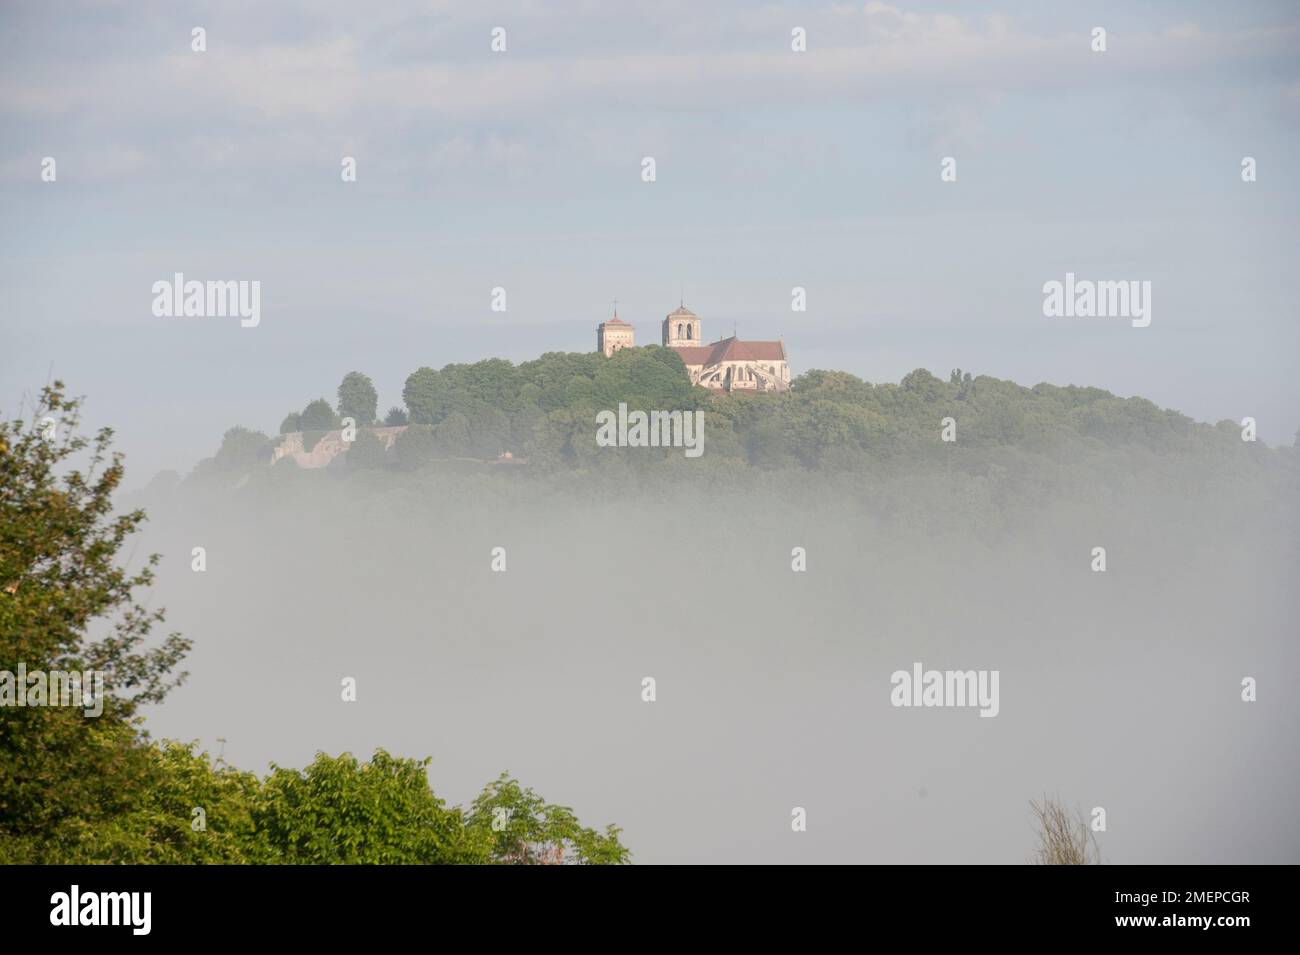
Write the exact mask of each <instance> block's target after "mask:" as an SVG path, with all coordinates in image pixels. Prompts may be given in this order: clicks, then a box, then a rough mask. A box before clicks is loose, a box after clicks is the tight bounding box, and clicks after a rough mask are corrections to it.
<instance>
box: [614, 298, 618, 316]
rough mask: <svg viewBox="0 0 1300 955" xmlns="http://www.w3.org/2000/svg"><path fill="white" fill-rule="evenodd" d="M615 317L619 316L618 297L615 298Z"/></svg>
mask: <svg viewBox="0 0 1300 955" xmlns="http://www.w3.org/2000/svg"><path fill="white" fill-rule="evenodd" d="M614 317H615V318H618V299H614Z"/></svg>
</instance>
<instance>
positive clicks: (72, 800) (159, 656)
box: [0, 381, 190, 856]
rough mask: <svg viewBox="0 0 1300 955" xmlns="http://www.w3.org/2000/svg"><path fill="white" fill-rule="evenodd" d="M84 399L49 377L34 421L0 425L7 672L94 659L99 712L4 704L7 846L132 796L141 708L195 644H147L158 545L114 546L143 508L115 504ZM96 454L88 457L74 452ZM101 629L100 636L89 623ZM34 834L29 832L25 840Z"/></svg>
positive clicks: (62, 831) (1, 588) (105, 440)
mask: <svg viewBox="0 0 1300 955" xmlns="http://www.w3.org/2000/svg"><path fill="white" fill-rule="evenodd" d="M79 425H80V401H78V400H75V399H70V398H68V397H67V395H66V393H65V388H64V385H63V383H62V382H58V381H56V382H55V383H54V384H52V385H50V386H47V387H46V388H44V389H42V391H41V394H40V398H39V400H38V402H37V405H36V408H35V409H34V413H33V415H32V420H31V421H30V422H24V421H22V420H21V419H15V420H13V421H9V422H6V423H4V424H3V425H0V670H3V671H8V672H10V673H15V672H16V671H17V670H18V667H19V664H22V665H24V666H25V668H26V670H27V672H28V673H29V674H30V673H33V672H35V671H41V672H43V673H48V672H49V671H51V670H58V671H64V672H68V671H78V672H83V671H96V672H98V673H100V674H102V680H103V692H102V694H101V696H100V699H99V702H101V703H102V706H103V711H102V713H101V714H100V715H98V716H93V715H87V709H86V708H85V707H82V708H77V707H74V706H28V707H15V706H0V856H2V855H4V854H5V851H4V849H3V847H2V846H3V843H5V842H6V841H7V840H13V841H14V842H15V844H16V845H22V844H23V843H24V840H33V839H34V840H38V841H39V842H40V843H41V844H43V845H46V846H48V847H50V851H51V852H56V851H57V848H58V847H59V846H60V845H69V844H72V843H74V842H76V841H77V839H78V836H77V833H78V831H79V830H82V829H84V828H85V826H86V825H88V824H93V823H94V822H95V821H96V820H102V819H105V818H108V817H111V816H112V815H114V814H116V813H119V812H121V811H124V810H125V809H126V808H128V807H129V806H130V805H131V802H132V791H133V785H132V780H133V779H135V778H136V777H137V776H139V775H140V773H141V772H142V771H143V770H144V769H145V768H146V764H147V754H145V753H144V751H143V750H142V748H141V747H140V746H139V745H138V743H139V728H138V724H137V723H136V722H135V716H136V712H137V709H138V707H139V706H140V705H141V704H143V703H155V702H158V701H160V700H162V699H163V697H164V696H166V694H167V692H168V691H169V690H170V689H171V688H172V687H174V686H176V685H178V684H179V683H180V682H181V681H182V680H183V679H184V677H185V674H184V673H177V672H174V671H175V669H176V667H177V665H178V664H179V663H180V661H181V659H182V658H183V657H184V655H185V653H186V652H187V651H188V650H189V647H190V644H189V642H188V641H186V640H184V639H182V638H181V637H180V635H179V634H175V633H173V634H171V635H169V636H167V637H166V638H164V639H163V640H162V641H161V642H160V643H159V644H158V645H157V646H155V647H153V648H151V649H146V648H145V641H146V639H147V638H148V637H149V635H150V632H151V631H152V629H153V627H154V626H155V625H156V624H160V623H161V622H162V621H163V619H164V614H163V611H162V610H161V609H158V610H149V609H147V608H146V607H145V606H143V605H142V604H140V603H139V602H138V601H137V599H136V596H135V594H136V592H137V591H138V590H139V589H140V588H144V587H148V586H149V585H150V584H151V583H152V582H153V575H154V567H155V566H156V565H157V563H158V560H159V557H158V555H157V554H154V555H151V556H149V557H148V558H146V559H145V560H144V563H143V566H142V567H140V568H139V569H138V570H134V571H133V570H128V569H127V567H126V566H124V565H123V564H120V563H119V562H118V553H119V551H120V550H121V549H122V547H123V545H124V544H125V542H126V541H127V539H128V538H129V537H131V536H132V535H133V534H135V533H136V532H137V531H138V530H139V528H140V525H141V524H142V523H143V522H144V519H145V516H144V512H143V511H139V510H135V511H131V512H129V513H126V514H121V515H117V516H114V515H113V513H112V508H113V503H112V497H113V493H114V492H115V491H116V489H117V488H118V486H119V485H120V484H121V481H122V476H123V473H124V468H123V465H122V458H121V455H120V454H117V453H110V450H109V449H110V446H111V440H112V434H113V432H112V431H111V430H110V429H108V428H103V429H100V431H99V432H98V433H97V434H96V435H95V436H94V437H93V438H88V437H86V436H84V435H82V434H81V433H80V432H79V430H78V429H79ZM83 453H84V454H86V455H88V462H87V464H86V465H85V466H84V469H79V468H77V467H73V466H72V460H73V459H74V458H76V457H78V456H80V455H82V454H83ZM92 627H94V628H95V629H96V630H97V631H100V630H101V628H102V630H103V632H105V636H103V637H102V638H101V639H99V640H93V641H92V640H91V639H90V638H89V636H88V634H89V631H90V629H91V628H92ZM28 844H30V842H29V843H28Z"/></svg>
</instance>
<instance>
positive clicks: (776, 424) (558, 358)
mask: <svg viewBox="0 0 1300 955" xmlns="http://www.w3.org/2000/svg"><path fill="white" fill-rule="evenodd" d="M402 397H403V402H404V407H394V408H392V409H390V410H389V412H388V413H387V415H386V417H385V418H384V419H383V421H382V423H383V424H385V425H389V426H393V425H407V427H406V428H405V430H404V431H403V432H402V433H401V434H400V435H399V436H398V438H397V440H396V441H395V443H394V444H393V446H392V447H391V448H388V449H385V447H384V446H383V444H382V443H381V442H380V441H378V440H377V439H375V437H374V435H373V434H372V433H371V430H368V429H369V428H371V426H373V425H376V424H380V423H381V422H380V421H379V420H378V416H377V397H376V392H375V388H374V385H373V384H372V383H371V381H370V379H369V378H367V377H366V376H365V375H363V374H361V373H359V372H353V373H350V374H349V375H348V376H347V377H346V378H345V379H344V380H343V382H342V384H341V385H340V387H339V389H338V399H337V402H336V403H334V404H331V403H330V402H329V401H328V400H326V399H325V398H319V399H316V400H314V401H312V402H310V403H309V404H308V405H307V406H306V407H305V408H304V409H303V410H302V411H296V412H291V413H290V414H289V415H288V416H286V417H285V419H284V420H283V422H282V424H281V426H280V431H281V435H283V434H285V433H289V432H301V433H302V435H303V445H304V447H305V448H307V449H310V448H312V447H313V446H314V445H315V443H316V442H317V441H318V440H319V439H320V437H321V436H322V435H323V434H325V433H326V432H327V431H329V430H330V429H334V428H338V427H339V426H340V422H341V421H342V420H343V419H344V418H345V417H350V418H352V419H353V420H354V421H355V422H356V424H357V426H358V433H357V438H356V441H355V442H354V443H353V444H352V446H351V450H349V451H348V452H347V453H346V454H344V455H340V456H339V458H338V459H337V460H336V461H335V462H334V466H333V467H331V468H330V470H332V471H333V470H350V471H366V470H368V471H375V470H378V471H388V472H390V473H391V472H424V471H429V470H431V469H432V470H434V471H441V472H443V473H446V472H454V471H458V470H465V468H466V467H467V466H469V465H471V464H472V463H473V462H476V461H477V462H493V461H495V460H496V459H498V457H499V456H502V455H504V454H506V453H508V454H509V455H510V457H511V458H512V459H513V460H514V461H517V462H523V463H526V465H527V467H524V468H511V469H509V470H510V471H512V472H513V473H515V474H516V475H518V474H520V473H523V474H527V475H529V476H542V477H544V478H546V479H547V480H550V481H552V482H554V481H559V482H561V483H562V482H564V481H566V480H572V479H573V478H574V477H575V476H578V477H599V476H601V475H606V476H609V477H613V478H617V479H619V480H633V481H640V480H646V481H650V482H653V481H654V480H656V477H655V475H657V474H660V473H670V474H671V475H672V477H673V479H674V480H678V479H699V480H705V481H711V482H714V483H717V482H742V483H744V482H752V481H759V482H764V483H772V482H776V483H777V484H782V483H789V482H793V483H794V484H798V483H799V482H803V481H806V480H807V479H808V478H809V477H810V476H811V475H813V474H817V475H819V476H821V478H823V479H825V480H827V481H830V482H832V483H836V484H843V485H846V486H850V487H856V488H858V489H860V490H861V489H866V490H872V489H875V488H877V486H878V484H879V482H881V481H887V480H891V479H897V478H900V477H908V476H910V477H913V478H914V477H918V476H919V477H923V478H924V479H926V480H931V479H953V480H955V479H970V480H971V481H974V482H976V483H982V484H986V485H990V486H992V485H1002V486H1004V487H1005V488H1006V490H1007V491H1008V493H1022V494H1029V495H1031V496H1032V494H1033V492H1034V490H1035V489H1041V488H1043V487H1046V486H1048V485H1056V484H1058V483H1060V482H1062V481H1066V482H1067V483H1068V477H1069V475H1068V474H1067V473H1066V472H1067V471H1069V470H1070V469H1075V470H1084V471H1092V472H1094V476H1096V474H1101V475H1102V476H1103V477H1104V476H1105V475H1106V474H1111V475H1113V476H1115V477H1116V478H1117V479H1123V477H1124V476H1125V475H1131V474H1132V472H1133V471H1134V469H1135V468H1145V467H1148V466H1154V467H1156V468H1158V469H1159V470H1161V471H1162V472H1167V474H1168V476H1169V479H1171V480H1174V481H1175V482H1178V481H1185V480H1195V481H1198V482H1204V481H1207V480H1208V481H1213V480H1216V479H1217V478H1224V477H1226V475H1227V474H1228V473H1232V474H1235V475H1237V476H1240V475H1241V474H1255V473H1256V472H1273V471H1276V470H1278V469H1279V468H1280V469H1281V470H1282V472H1285V473H1291V474H1293V473H1294V463H1295V457H1296V453H1295V449H1294V447H1285V448H1281V449H1274V450H1270V449H1268V448H1266V447H1265V446H1264V445H1263V444H1262V443H1259V442H1256V441H1253V440H1243V434H1244V433H1245V432H1244V430H1243V424H1242V423H1241V422H1236V421H1228V420H1225V421H1220V422H1218V423H1217V424H1213V425H1211V424H1205V423H1200V422H1196V421H1194V420H1192V419H1191V418H1189V417H1187V416H1186V415H1184V414H1181V413H1179V412H1177V411H1172V410H1165V409H1161V408H1159V407H1157V406H1156V405H1155V404H1153V403H1152V402H1150V401H1148V400H1146V399H1144V398H1120V397H1117V396H1115V395H1113V394H1111V393H1109V392H1107V391H1104V390H1102V389H1099V388H1090V387H1081V386H1076V385H1066V386H1059V385H1052V384H1046V383H1043V384H1037V385H1034V386H1033V387H1025V386H1022V385H1019V384H1016V383H1015V382H1011V381H1005V380H1001V379H997V378H992V377H988V376H983V375H981V376H974V375H972V374H970V373H968V372H967V373H963V372H961V371H959V370H954V371H953V372H951V374H950V375H949V376H948V378H947V379H943V378H940V377H937V376H936V375H934V374H932V373H930V372H929V371H926V370H925V369H917V370H915V371H913V372H911V373H910V374H908V375H907V376H905V377H904V378H903V379H902V380H901V381H900V382H898V383H897V384H895V383H892V382H886V383H872V382H868V381H863V380H862V379H860V378H857V377H855V376H853V375H851V374H848V373H845V372H838V371H823V370H813V371H809V372H806V373H805V374H803V375H800V376H798V377H797V378H795V379H794V381H793V383H792V389H791V391H790V392H789V393H786V394H745V393H733V394H726V393H721V392H716V391H711V390H708V389H704V388H700V387H696V386H692V385H691V384H690V381H689V379H688V377H687V375H686V371H685V368H684V366H683V365H682V363H681V360H680V358H679V357H678V356H677V354H676V353H675V352H674V351H673V350H672V349H667V348H661V347H658V346H648V347H643V348H635V349H625V350H622V351H619V352H616V353H615V354H614V355H613V356H612V357H610V358H606V357H605V356H603V355H601V354H598V353H589V354H569V353H548V354H545V355H542V356H541V357H540V358H537V359H535V360H533V361H529V362H524V363H522V364H519V365H514V364H512V363H510V362H508V361H504V360H501V359H488V360H485V361H480V362H476V363H474V364H458V365H448V366H446V367H444V368H442V369H441V370H435V369H433V368H429V367H423V368H419V369H417V370H416V371H414V372H412V373H411V374H410V375H409V376H408V377H407V379H406V381H405V383H404V386H403V389H402ZM620 403H625V404H626V405H627V406H628V407H629V408H630V409H640V410H643V411H647V412H648V411H654V410H660V411H669V410H694V409H700V410H701V411H703V413H704V453H703V455H702V456H701V457H699V458H697V459H693V460H689V461H687V460H684V459H683V455H682V453H681V451H680V449H655V448H632V449H628V448H604V447H598V446H597V443H596V440H595V432H596V427H595V420H596V419H595V416H596V414H597V412H599V411H601V410H605V409H616V408H617V407H618V406H619V404H620ZM945 426H947V427H946V434H945ZM282 440H283V438H282V437H272V436H269V435H267V434H265V433H263V432H259V431H254V430H250V429H248V428H244V427H235V428H232V429H231V430H230V431H229V432H227V434H226V435H225V438H224V440H223V441H222V444H221V447H220V448H219V450H218V451H217V453H216V454H215V455H214V457H212V458H210V459H207V460H205V461H204V462H202V463H201V464H200V466H199V467H198V468H197V469H196V472H195V474H194V477H195V478H196V479H199V480H200V481H203V480H205V479H214V480H216V481H218V482H228V481H230V480H232V479H234V480H238V481H241V482H242V481H247V480H256V481H261V480H267V477H266V474H267V472H268V471H270V470H271V469H270V468H268V467H267V465H268V464H269V463H270V460H271V452H272V449H273V448H274V447H275V446H276V445H277V444H279V443H280V442H281V441H282ZM1184 459H1188V460H1195V461H1196V462H1197V464H1196V466H1195V467H1193V468H1185V467H1183V466H1182V465H1180V464H1179V463H1178V462H1179V461H1180V460H1184ZM274 470H275V471H277V472H286V471H295V470H297V468H296V467H295V465H294V463H293V462H292V461H291V460H289V459H282V460H281V461H280V463H278V464H277V465H276V467H275V469H274ZM489 470H492V471H499V470H500V469H496V468H492V469H489ZM1180 475H1181V476H1180ZM280 477H281V475H277V478H280ZM495 479H496V478H495V477H494V478H493V480H495ZM521 479H522V478H519V477H515V478H512V480H521ZM1018 484H1019V485H1023V486H1020V487H1017V486H1016V485H1018Z"/></svg>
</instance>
